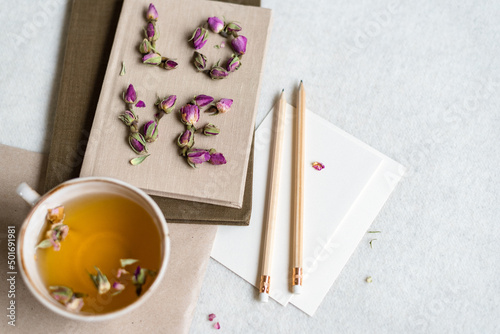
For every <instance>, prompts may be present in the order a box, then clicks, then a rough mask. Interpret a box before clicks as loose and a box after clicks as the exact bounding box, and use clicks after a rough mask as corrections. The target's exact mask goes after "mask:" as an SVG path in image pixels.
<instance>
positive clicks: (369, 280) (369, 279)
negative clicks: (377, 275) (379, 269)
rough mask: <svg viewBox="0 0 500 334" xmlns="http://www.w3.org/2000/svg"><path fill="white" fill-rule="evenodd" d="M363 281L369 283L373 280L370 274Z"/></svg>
mask: <svg viewBox="0 0 500 334" xmlns="http://www.w3.org/2000/svg"><path fill="white" fill-rule="evenodd" d="M365 281H366V283H371V282H373V279H372V277H371V276H368V277H367V278H366V280H365Z"/></svg>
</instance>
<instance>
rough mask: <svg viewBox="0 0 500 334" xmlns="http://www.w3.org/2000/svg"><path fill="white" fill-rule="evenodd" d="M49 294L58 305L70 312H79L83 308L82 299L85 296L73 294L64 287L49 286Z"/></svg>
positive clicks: (69, 289) (77, 293)
mask: <svg viewBox="0 0 500 334" xmlns="http://www.w3.org/2000/svg"><path fill="white" fill-rule="evenodd" d="M49 293H50V295H51V296H52V298H54V299H55V300H57V301H58V302H59V303H61V304H63V305H64V306H66V308H67V309H68V310H70V311H72V312H80V310H81V309H82V307H83V304H84V303H83V297H85V296H86V295H85V294H83V293H79V292H73V290H72V289H71V288H68V287H66V286H49Z"/></svg>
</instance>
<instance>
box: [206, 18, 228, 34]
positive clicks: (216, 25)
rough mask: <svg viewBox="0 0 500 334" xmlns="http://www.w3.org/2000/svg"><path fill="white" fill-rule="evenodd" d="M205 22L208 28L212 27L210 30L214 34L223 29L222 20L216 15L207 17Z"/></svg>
mask: <svg viewBox="0 0 500 334" xmlns="http://www.w3.org/2000/svg"><path fill="white" fill-rule="evenodd" d="M207 22H208V26H209V27H210V29H212V31H213V32H214V33H216V34H218V33H220V32H221V31H222V29H224V21H222V20H221V19H219V18H218V17H217V16H214V17H209V18H208V20H207Z"/></svg>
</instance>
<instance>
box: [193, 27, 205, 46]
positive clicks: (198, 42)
mask: <svg viewBox="0 0 500 334" xmlns="http://www.w3.org/2000/svg"><path fill="white" fill-rule="evenodd" d="M207 39H208V30H207V29H205V28H199V27H198V28H196V30H195V31H194V32H193V36H191V38H190V39H189V40H190V41H193V46H194V48H195V50H199V49H201V48H202V47H203V46H204V45H205V43H207Z"/></svg>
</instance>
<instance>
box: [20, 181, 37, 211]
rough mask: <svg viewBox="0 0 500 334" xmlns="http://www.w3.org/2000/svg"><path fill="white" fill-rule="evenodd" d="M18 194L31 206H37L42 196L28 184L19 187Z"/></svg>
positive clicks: (24, 183)
mask: <svg viewBox="0 0 500 334" xmlns="http://www.w3.org/2000/svg"><path fill="white" fill-rule="evenodd" d="M16 193H17V194H18V195H19V196H21V198H22V199H24V200H25V201H26V202H27V203H28V204H29V205H31V206H33V205H35V203H36V202H38V200H39V199H40V194H39V193H37V192H36V191H34V190H33V189H32V188H31V187H30V186H29V185H28V184H27V183H26V182H23V183H21V184H20V185H18V186H17V188H16Z"/></svg>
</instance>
